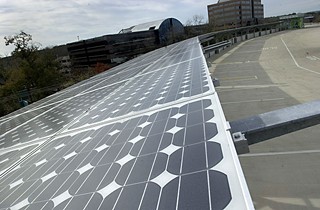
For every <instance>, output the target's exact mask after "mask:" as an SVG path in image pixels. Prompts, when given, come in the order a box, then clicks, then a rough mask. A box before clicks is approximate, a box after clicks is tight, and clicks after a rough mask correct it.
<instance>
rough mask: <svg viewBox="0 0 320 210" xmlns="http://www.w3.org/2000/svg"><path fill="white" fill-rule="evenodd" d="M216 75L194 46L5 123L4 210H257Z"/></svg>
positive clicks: (132, 64)
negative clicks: (215, 83)
mask: <svg viewBox="0 0 320 210" xmlns="http://www.w3.org/2000/svg"><path fill="white" fill-rule="evenodd" d="M208 73H209V72H208V69H207V67H206V61H205V59H204V56H203V55H202V50H201V45H200V44H199V41H198V39H197V38H193V39H190V40H186V41H183V42H180V43H177V44H174V45H170V46H168V47H165V48H161V49H159V50H156V51H153V52H151V53H148V54H145V55H142V56H140V57H138V58H136V59H133V60H131V61H129V62H127V63H125V64H123V65H120V66H118V67H115V68H114V69H111V70H110V71H107V72H104V73H102V74H99V75H97V76H95V77H93V78H91V79H89V80H86V81H84V82H81V83H80V84H77V85H75V86H73V87H70V88H68V89H66V90H64V91H62V92H60V93H57V94H55V95H54V96H51V97H48V98H46V99H44V100H42V101H40V102H38V103H37V104H36V105H33V106H31V108H29V109H25V110H24V113H21V112H16V113H14V114H12V115H10V116H7V117H5V118H2V121H1V122H0V123H1V133H2V134H1V135H0V144H1V142H3V144H2V145H0V147H2V149H1V150H0V201H1V202H0V209H148V210H149V209H253V205H252V201H251V199H250V195H249V192H248V189H247V186H246V183H245V180H244V176H243V173H242V170H241V167H240V164H239V160H238V158H237V155H236V152H235V149H234V147H233V142H232V139H231V135H230V133H229V132H228V125H227V122H226V120H225V118H224V115H223V112H222V109H221V105H220V102H219V99H218V96H217V94H216V92H215V90H214V87H213V85H212V82H211V80H210V77H209V74H208ZM16 120H19V123H17V121H16ZM31 130H32V131H31ZM28 132H29V133H28ZM15 139H18V140H15ZM14 140H15V141H14Z"/></svg>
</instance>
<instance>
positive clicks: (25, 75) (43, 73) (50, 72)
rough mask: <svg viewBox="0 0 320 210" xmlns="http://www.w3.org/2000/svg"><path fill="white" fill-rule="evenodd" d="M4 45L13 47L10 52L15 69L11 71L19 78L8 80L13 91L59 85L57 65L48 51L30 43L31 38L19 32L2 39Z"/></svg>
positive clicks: (59, 78) (59, 75)
mask: <svg viewBox="0 0 320 210" xmlns="http://www.w3.org/2000/svg"><path fill="white" fill-rule="evenodd" d="M4 39H5V44H6V45H14V46H15V49H14V50H13V52H12V56H13V59H14V60H15V62H16V63H17V67H16V68H15V69H14V70H12V71H11V74H12V75H16V74H17V73H19V75H20V76H19V77H15V76H14V78H15V79H12V77H11V80H10V85H11V87H13V88H14V89H21V87H24V88H26V89H27V90H28V91H30V89H31V88H43V87H48V86H52V85H59V84H60V83H61V74H60V73H59V71H58V65H59V63H58V62H57V61H56V60H55V57H54V56H53V55H52V54H51V53H50V50H47V49H45V50H41V51H40V50H39V49H40V46H41V45H40V44H35V43H34V42H32V36H31V35H30V34H27V33H25V32H24V31H20V33H19V34H16V35H13V36H6V37H4Z"/></svg>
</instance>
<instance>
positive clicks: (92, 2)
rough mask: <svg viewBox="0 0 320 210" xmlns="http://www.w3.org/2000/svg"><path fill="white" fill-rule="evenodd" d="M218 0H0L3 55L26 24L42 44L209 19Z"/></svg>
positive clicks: (268, 1)
mask: <svg viewBox="0 0 320 210" xmlns="http://www.w3.org/2000/svg"><path fill="white" fill-rule="evenodd" d="M214 3H217V0H161V1H160V0H113V1H112V0H0V57H4V56H7V55H10V52H11V51H12V50H13V47H8V46H5V43H4V39H3V37H4V36H8V35H14V34H17V33H19V32H20V31H21V30H23V31H25V32H26V33H29V34H31V35H32V38H33V41H35V42H37V43H40V44H41V45H42V47H47V46H55V45H59V44H65V43H69V42H73V41H77V39H78V36H79V38H80V39H87V38H93V37H96V36H101V35H105V34H115V33H118V32H119V31H120V30H121V29H123V28H128V27H130V26H133V25H136V24H139V23H145V22H149V21H153V20H159V19H164V18H169V17H174V18H177V19H178V20H180V21H181V22H182V23H183V24H185V23H186V22H187V20H189V19H192V17H193V15H202V16H204V17H205V19H207V5H209V4H214ZM262 3H263V4H264V7H265V17H270V16H277V15H282V14H289V13H293V12H307V11H315V10H320V0H262Z"/></svg>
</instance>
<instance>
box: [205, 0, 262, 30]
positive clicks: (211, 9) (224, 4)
mask: <svg viewBox="0 0 320 210" xmlns="http://www.w3.org/2000/svg"><path fill="white" fill-rule="evenodd" d="M208 16H209V23H210V24H211V25H214V26H216V27H224V28H236V27H243V26H249V25H255V24H259V23H260V22H261V20H262V19H263V18H264V10H263V4H261V0H219V1H218V3H216V4H212V5H208Z"/></svg>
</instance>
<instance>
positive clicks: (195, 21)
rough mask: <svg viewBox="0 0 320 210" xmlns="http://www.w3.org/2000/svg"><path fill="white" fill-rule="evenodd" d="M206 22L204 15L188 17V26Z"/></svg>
mask: <svg viewBox="0 0 320 210" xmlns="http://www.w3.org/2000/svg"><path fill="white" fill-rule="evenodd" d="M202 24H205V19H204V17H203V15H194V16H193V17H192V19H188V20H187V22H186V24H185V25H186V26H197V25H202Z"/></svg>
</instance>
